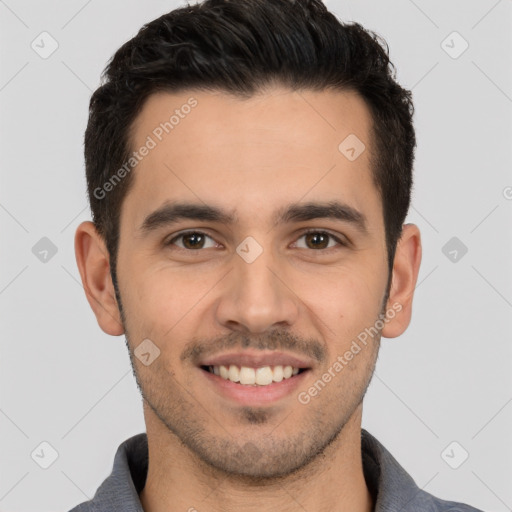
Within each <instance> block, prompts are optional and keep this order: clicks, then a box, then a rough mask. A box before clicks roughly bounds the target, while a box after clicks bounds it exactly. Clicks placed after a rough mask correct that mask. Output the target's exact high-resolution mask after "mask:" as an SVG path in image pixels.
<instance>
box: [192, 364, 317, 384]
mask: <svg viewBox="0 0 512 512" xmlns="http://www.w3.org/2000/svg"><path fill="white" fill-rule="evenodd" d="M200 368H201V369H202V370H204V371H206V372H208V373H210V374H213V375H217V376H218V377H220V378H222V379H224V380H227V381H230V382H233V383H238V384H240V385H242V386H269V385H272V384H273V383H279V382H282V381H284V380H288V379H291V378H292V377H295V376H296V375H300V374H301V373H304V372H306V371H308V370H309V368H299V367H297V366H291V365H275V366H261V367H258V368H252V367H250V366H238V365H235V364H230V365H203V366H201V367H200Z"/></svg>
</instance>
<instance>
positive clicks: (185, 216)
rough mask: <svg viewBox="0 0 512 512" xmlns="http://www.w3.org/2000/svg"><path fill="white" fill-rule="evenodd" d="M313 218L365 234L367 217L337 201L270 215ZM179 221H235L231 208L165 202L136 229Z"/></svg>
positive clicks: (283, 219) (281, 220) (144, 231)
mask: <svg viewBox="0 0 512 512" xmlns="http://www.w3.org/2000/svg"><path fill="white" fill-rule="evenodd" d="M315 219H335V220H341V221H343V222H347V223H349V224H352V225H353V226H354V227H355V228H356V229H358V230H359V231H360V232H361V233H364V234H368V227H367V220H366V217H365V216H364V214H363V213H362V212H360V211H358V210H356V209H355V208H353V207H352V206H349V205H347V204H343V203H340V202H339V201H329V202H308V203H291V204H288V205H285V206H283V207H281V208H279V209H278V210H277V211H276V212H275V213H274V215H273V223H274V224H286V223H292V222H301V221H302V222H303V221H309V220H315ZM180 220H193V221H208V222H218V223H221V224H226V225H233V224H235V223H236V222H237V220H238V217H237V216H236V213H235V211H231V212H228V211H226V210H222V209H221V208H218V207H216V206H212V205H207V204H201V203H189V202H169V201H168V202H166V203H164V204H163V205H162V206H161V207H160V208H158V209H157V210H155V211H153V212H152V213H150V214H149V215H147V216H146V217H145V219H144V221H143V222H142V224H141V225H140V228H139V231H140V233H141V235H148V234H149V233H151V232H153V231H155V230H157V229H159V228H161V227H163V226H167V225H170V224H173V223H176V222H178V221H180Z"/></svg>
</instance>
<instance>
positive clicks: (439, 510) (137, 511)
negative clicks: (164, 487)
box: [70, 429, 482, 512]
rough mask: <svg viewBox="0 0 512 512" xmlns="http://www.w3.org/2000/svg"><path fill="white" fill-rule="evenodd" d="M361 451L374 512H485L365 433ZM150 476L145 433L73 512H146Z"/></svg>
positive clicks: (126, 446)
mask: <svg viewBox="0 0 512 512" xmlns="http://www.w3.org/2000/svg"><path fill="white" fill-rule="evenodd" d="M361 448H362V457H363V471H364V477H365V479H366V484H367V485H368V489H369V490H370V493H371V494H372V495H373V499H374V502H375V509H374V510H375V512H410V511H414V512H422V511H428V512H482V511H481V510H478V509H476V508H473V507H470V506H469V505H465V504H463V503H455V502H453V501H445V500H441V499H439V498H436V497H435V496H432V495H431V494H429V493H427V492H425V491H423V490H421V489H420V488H419V487H418V486H417V485H416V484H415V483H414V480H413V479H412V478H411V476H410V475H409V474H408V473H407V472H406V471H405V470H404V469H403V468H402V466H400V464H399V463H398V462H397V461H396V459H395V458H394V457H393V456H392V455H391V454H390V453H389V452H388V451H387V450H386V448H384V446H383V445H382V444H380V442H379V441H377V439H375V437H373V436H372V435H371V434H370V433H369V432H367V431H366V430H364V429H362V430H361ZM147 472H148V439H147V435H146V433H141V434H137V435H135V436H133V437H130V438H129V439H127V440H126V441H124V442H123V443H122V444H121V445H120V446H119V448H118V449H117V452H116V455H115V458H114V467H113V469H112V473H111V474H110V475H109V476H108V477H107V478H106V479H105V481H104V482H103V483H102V484H101V485H100V487H99V488H98V490H97V491H96V494H95V495H94V497H93V498H92V500H90V501H85V502H83V503H81V504H80V505H77V506H76V507H74V508H73V509H72V510H71V511H70V512H114V511H115V512H121V511H122V512H144V509H143V508H142V505H141V503H140V499H139V493H140V492H141V491H142V489H143V488H144V485H145V484H146V476H147Z"/></svg>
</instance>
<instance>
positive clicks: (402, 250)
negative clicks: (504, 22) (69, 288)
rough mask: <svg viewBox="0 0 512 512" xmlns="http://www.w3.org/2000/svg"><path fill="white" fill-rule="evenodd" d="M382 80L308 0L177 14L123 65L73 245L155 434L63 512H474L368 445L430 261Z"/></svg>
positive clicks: (389, 83) (404, 109) (147, 35)
mask: <svg viewBox="0 0 512 512" xmlns="http://www.w3.org/2000/svg"><path fill="white" fill-rule="evenodd" d="M391 67H392V64H391V63H390V62H389V58H388V54H387V51H386V50H384V47H383V46H382V45H381V44H380V43H379V42H378V38H377V36H375V34H372V33H370V32H368V31H366V30H364V29H363V27H361V26H360V25H358V24H351V25H347V24H345V25H344V24H341V23H340V22H339V21H338V20H337V19H336V18H335V17H334V16H333V15H332V14H331V13H329V12H328V11H327V10H326V8H325V7H324V5H323V4H322V3H321V2H320V1H318V0H310V1H307V0H299V1H295V2H292V1H291V0H271V1H269V0H251V1H239V2H235V1H233V0H209V1H206V2H204V3H202V4H197V5H193V6H187V7H183V8H180V9H177V10H175V11H172V12H170V13H169V14H166V15H164V16H162V17H160V18H159V19H157V20H154V21H153V22H151V23H149V24H147V25H146V26H144V27H143V28H142V29H141V31H140V32H139V33H138V34H137V35H136V36H135V37H134V38H133V39H132V40H131V41H128V42H127V43H126V44H124V45H123V46H122V47H121V48H120V49H119V50H118V52H117V53H116V54H115V55H114V57H113V59H112V60H111V62H110V63H109V65H108V67H107V69H106V73H105V79H106V80H105V82H104V84H103V85H102V86H101V87H100V88H99V89H98V90H97V91H96V92H95V93H94V95H93V97H92V99H91V104H90V117H89V124H88V126H87V131H86V134H85V160H86V172H87V181H88V191H89V198H90V204H91V209H92V214H93V222H84V223H82V224H81V225H80V226H79V227H78V229H77V232H76V240H75V250H76V256H77V262H78V267H79V270H80V274H81V278H82V281H83V284H84V288H85V291H86V294H87V298H88V300H89V303H90V305H91V307H92V309H93V310H94V313H95V315H96V317H97V320H98V323H99V325H100V327H101V328H102V329H103V330H104V331H105V332H106V333H108V334H111V335H114V336H119V335H122V334H124V335H125V336H126V343H127V346H128V349H129V353H130V359H131V363H132V367H133V371H134V374H135V377H136V380H137V385H138V387H139V389H140V391H141V394H142V396H143V399H144V401H143V407H144V417H145V422H146V427H147V434H139V435H137V436H134V437H132V438H130V439H128V440H126V441H125V442H124V443H123V444H122V445H121V446H120V447H119V449H118V452H117V454H116V458H115V462H114V470H113V473H112V475H111V476H110V477H109V478H107V479H106V480H105V482H104V483H103V484H102V486H101V487H100V488H99V490H98V491H97V493H96V495H95V497H94V498H93V499H92V500H91V501H89V502H86V503H83V504H81V505H80V506H77V507H75V508H74V509H73V510H75V511H78V510H80V511H85V510H91V511H93V510H94V511H107V510H109V511H110V510H123V511H135V510H137V511H141V510H144V511H146V512H162V511H170V510H183V511H186V510H188V511H195V510H199V511H213V512H215V511H220V510H237V511H250V510H256V509H257V510H280V511H284V512H286V511H292V510H294V511H295V510H307V511H308V512H320V511H340V512H342V511H351V512H354V511H355V512H363V511H364V512H367V511H372V510H375V511H379V512H380V511H391V510H392V511H399V510H404V511H405V510H414V511H420V510H443V511H444V510H452V511H455V510H459V511H471V510H473V511H474V510H476V509H474V508H472V507H469V506H467V505H463V504H457V503H454V502H447V501H443V500H440V499H437V498H435V497H433V496H431V495H430V494H428V493H426V492H424V491H422V490H420V489H419V488H418V487H417V486H416V484H415V483H414V482H413V480H412V479H411V477H410V476H409V475H408V474H407V473H406V471H405V470H404V469H403V468H401V467H400V466H399V464H398V463H397V461H396V460H395V459H394V458H393V457H392V456H391V454H390V453H389V452H388V451H387V450H386V449H385V448H384V447H383V446H382V445H381V444H380V443H379V442H378V441H377V440H376V439H375V438H374V437H373V436H372V435H371V434H370V433H368V432H366V431H365V430H362V429H361V416H362V401H363V397H364V395H365V392H366V389H367V387H368V385H369V383H370V380H371V377H372V373H373V370H374V367H375V362H376V359H377V354H378V350H379V344H380V338H381V336H385V337H388V338H393V337H396V336H399V335H400V334H402V333H403V332H404V331H405V329H406V328H407V326H408V324H409V322H410V318H411V310H412V299H413V292H414V288H415V284H416V281H417V276H418V271H419V267H420V261H421V242H420V233H419V230H418V228H417V227H416V226H415V225H413V224H406V225H404V224H403V223H404V220H405V218H406V215H407V211H408V208H409V203H410V192H411V186H412V166H413V159H414V148H415V134H414V128H413V124H412V116H413V105H412V101H411V94H410V92H408V91H406V90H404V89H402V88H401V87H400V86H399V85H398V84H397V83H396V82H395V81H394V79H393V73H392V71H391Z"/></svg>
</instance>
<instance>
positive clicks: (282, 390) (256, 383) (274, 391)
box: [198, 364, 312, 407]
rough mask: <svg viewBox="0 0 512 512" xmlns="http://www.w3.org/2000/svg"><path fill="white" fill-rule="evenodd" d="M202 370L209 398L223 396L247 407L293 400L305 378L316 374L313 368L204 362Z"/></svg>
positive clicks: (215, 399) (214, 400)
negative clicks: (210, 363) (206, 363)
mask: <svg viewBox="0 0 512 512" xmlns="http://www.w3.org/2000/svg"><path fill="white" fill-rule="evenodd" d="M198 370H199V372H200V374H201V375H202V376H203V377H205V383H204V386H203V388H204V394H205V396H207V397H208V400H211V401H213V402H216V401H217V399H218V398H220V399H221V400H222V401H223V402H225V401H227V403H228V404H233V403H234V404H235V405H237V406H245V407H268V406H271V405H274V404H278V403H280V402H281V403H284V402H283V401H284V400H285V399H288V400H290V399H291V397H292V396H295V395H297V393H298V390H299V388H305V387H306V384H305V381H306V379H307V378H308V377H309V375H310V374H311V373H312V369H311V368H300V367H296V366H291V365H273V366H270V365H269V366H260V367H251V366H243V365H242V366H239V365H235V364H230V365H229V366H228V365H201V366H199V368H198ZM210 393H213V395H211V394H210ZM291 403H293V401H292V402H291Z"/></svg>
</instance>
